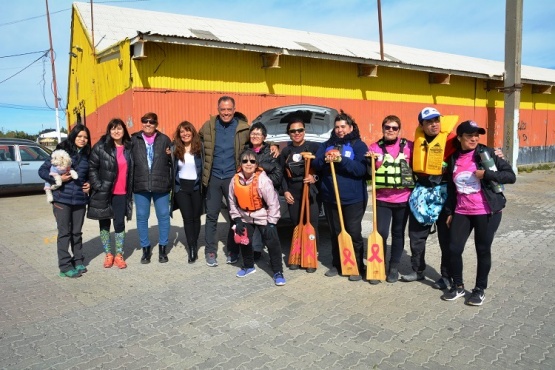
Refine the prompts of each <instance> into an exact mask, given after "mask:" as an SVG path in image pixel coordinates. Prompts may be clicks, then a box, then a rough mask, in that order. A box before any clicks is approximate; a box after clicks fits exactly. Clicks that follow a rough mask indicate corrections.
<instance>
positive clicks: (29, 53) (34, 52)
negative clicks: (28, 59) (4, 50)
mask: <svg viewBox="0 0 555 370" xmlns="http://www.w3.org/2000/svg"><path fill="white" fill-rule="evenodd" d="M47 51H48V50H40V51H30V52H28V53H22V54H12V55H3V56H0V59H3V58H12V57H20V56H23V55H31V54H39V53H42V54H44V53H45V52H47Z"/></svg>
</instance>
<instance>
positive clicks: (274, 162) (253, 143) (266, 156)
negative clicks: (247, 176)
mask: <svg viewBox="0 0 555 370" xmlns="http://www.w3.org/2000/svg"><path fill="white" fill-rule="evenodd" d="M267 134H268V133H267V131H266V126H264V124H263V123H260V122H256V123H254V124H252V126H251V127H250V129H249V142H248V143H246V144H245V149H251V150H252V151H254V152H255V153H256V156H257V159H258V164H259V166H260V167H262V169H263V170H264V172H266V175H267V176H268V177H269V178H270V180H271V181H272V184H273V186H274V189H275V190H276V191H279V188H280V186H281V179H282V176H283V174H282V169H281V166H280V164H279V160H278V158H276V157H274V154H273V153H272V151H271V150H270V145H269V144H267V143H266V142H265V140H266V136H267ZM252 246H253V249H254V260H255V261H256V260H258V259H260V257H261V256H262V249H263V248H264V244H263V243H262V236H261V235H260V233H259V232H258V231H255V233H254V236H253V240H252ZM238 252H239V251H238V250H233V248H230V251H229V254H228V257H227V263H230V264H233V263H236V262H237V257H238V254H239V253H238Z"/></svg>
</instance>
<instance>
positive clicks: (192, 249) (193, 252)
mask: <svg viewBox="0 0 555 370" xmlns="http://www.w3.org/2000/svg"><path fill="white" fill-rule="evenodd" d="M197 258H198V254H197V246H196V245H190V246H189V260H188V262H189V263H194V262H195V261H196V260H197Z"/></svg>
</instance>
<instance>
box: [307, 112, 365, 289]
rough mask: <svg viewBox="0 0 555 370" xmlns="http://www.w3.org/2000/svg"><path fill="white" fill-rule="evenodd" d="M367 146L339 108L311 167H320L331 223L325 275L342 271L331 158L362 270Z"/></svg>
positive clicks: (357, 278) (347, 223) (325, 208)
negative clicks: (326, 137) (329, 133)
mask: <svg viewBox="0 0 555 370" xmlns="http://www.w3.org/2000/svg"><path fill="white" fill-rule="evenodd" d="M367 151H368V146H367V145H366V144H365V143H364V142H363V141H362V140H361V139H360V132H359V130H358V125H357V124H356V122H355V121H354V120H353V118H352V117H351V116H350V115H348V114H347V113H345V112H343V111H341V112H340V113H339V114H338V115H337V116H336V117H335V128H334V130H333V132H332V134H331V137H330V139H329V140H328V141H326V142H325V143H324V144H323V145H322V146H320V148H319V149H318V152H316V159H315V160H314V162H313V163H314V168H315V169H316V171H320V175H321V177H320V179H321V187H320V189H321V195H322V201H323V202H324V210H325V212H326V219H327V221H328V224H329V227H330V233H331V235H332V236H333V237H332V238H331V244H332V250H331V252H332V268H331V269H330V270H329V271H327V272H326V273H325V275H326V276H328V277H331V276H336V275H337V274H338V273H339V274H341V259H340V256H339V243H338V238H337V237H338V235H339V233H340V232H341V229H340V225H339V213H338V208H337V202H336V198H335V190H334V184H333V180H332V175H331V168H330V164H329V162H334V166H335V173H336V177H337V184H338V187H339V195H340V199H341V208H342V211H343V219H344V223H345V230H346V232H347V233H348V234H349V235H350V236H351V238H352V241H353V247H354V251H355V258H356V263H357V265H358V270H359V273H360V274H362V273H363V270H364V263H363V261H364V257H363V254H364V239H363V238H362V217H363V216H364V212H365V211H366V205H367V203H368V192H367V190H366V181H365V179H364V178H365V176H366V165H367V160H366V157H365V155H366V152H367ZM349 280H351V281H360V280H362V276H361V275H351V276H349Z"/></svg>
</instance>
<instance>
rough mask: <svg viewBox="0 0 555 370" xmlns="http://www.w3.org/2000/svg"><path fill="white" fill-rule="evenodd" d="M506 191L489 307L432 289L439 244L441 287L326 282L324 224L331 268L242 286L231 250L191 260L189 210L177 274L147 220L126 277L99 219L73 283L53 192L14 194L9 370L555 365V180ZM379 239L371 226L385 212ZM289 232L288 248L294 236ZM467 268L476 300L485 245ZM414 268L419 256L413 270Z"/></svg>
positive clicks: (9, 204) (6, 287)
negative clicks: (62, 274) (145, 250)
mask: <svg viewBox="0 0 555 370" xmlns="http://www.w3.org/2000/svg"><path fill="white" fill-rule="evenodd" d="M506 196H507V199H508V205H507V208H506V209H505V210H504V212H503V221H502V223H501V227H500V229H499V231H498V233H497V236H496V239H495V241H494V246H493V268H492V271H491V274H490V283H489V285H490V287H489V289H487V291H486V293H487V295H486V301H485V303H484V305H483V306H481V307H469V306H465V305H464V304H463V301H462V300H458V301H455V302H444V301H441V300H440V298H439V297H440V295H441V292H440V291H437V290H434V289H432V288H431V284H432V282H433V281H434V280H435V279H437V278H438V277H439V274H438V273H437V270H439V246H438V244H437V238H436V237H435V236H431V237H430V243H429V244H428V249H427V254H426V256H427V262H428V265H429V267H428V269H427V270H426V276H427V279H426V281H424V282H413V283H403V282H398V283H395V284H387V283H381V284H379V285H370V284H368V283H367V282H350V281H348V280H347V278H346V277H335V278H327V277H325V276H324V272H325V271H326V270H327V267H329V264H330V261H331V256H330V252H329V248H330V243H329V238H330V235H329V232H328V230H327V229H325V228H323V227H322V228H320V233H321V240H320V245H319V251H320V262H321V266H320V268H319V269H318V270H317V271H316V272H315V273H314V274H307V273H306V272H304V271H302V270H297V271H289V270H287V269H286V270H285V277H286V278H287V285H286V286H284V287H276V286H274V285H273V281H272V278H271V275H270V272H269V269H268V266H267V256H265V259H264V260H262V261H260V262H259V263H258V266H257V269H258V270H257V272H256V273H255V274H253V275H249V276H248V277H246V278H244V279H238V278H236V277H235V273H236V271H237V266H230V265H226V264H225V256H224V254H223V252H222V244H220V248H219V257H218V262H219V263H220V266H218V267H216V268H209V267H207V266H206V265H205V263H204V258H202V256H203V254H204V251H203V249H202V248H201V250H200V255H201V259H200V260H199V261H197V263H195V264H188V263H187V255H186V252H185V249H184V247H183V242H184V240H185V238H184V235H183V229H182V225H183V224H182V221H181V220H180V219H179V218H180V216H179V213H174V217H175V219H173V220H172V229H171V237H172V241H173V243H174V246H173V248H172V249H171V251H170V254H169V259H170V261H169V263H166V264H160V263H158V261H157V260H158V253H157V250H155V253H154V255H153V258H152V263H151V264H150V265H141V264H140V263H139V260H140V257H141V252H140V250H138V249H135V248H137V247H138V237H137V233H136V227H135V221H132V222H129V223H128V224H127V228H128V238H127V241H126V250H125V257H126V259H127V262H128V265H129V267H128V268H127V269H125V270H118V269H116V268H112V269H104V268H103V267H102V263H103V252H102V248H101V247H100V241H99V237H98V223H97V222H96V221H92V220H87V221H86V222H85V227H84V240H85V246H84V247H85V253H86V256H87V263H88V269H89V272H88V273H86V274H85V276H83V277H81V278H79V279H67V278H66V279H62V278H59V277H58V276H57V273H58V269H57V259H56V225H55V222H54V217H53V215H52V210H51V207H50V206H49V205H48V204H47V203H46V200H45V196H44V195H43V194H35V195H26V196H13V197H3V198H0V225H1V238H0V259H1V261H2V267H0V292H1V296H0V297H1V298H0V368H2V369H4V368H6V369H50V368H51V369H91V368H109V369H115V368H120V369H135V368H152V369H163V368H168V369H185V368H187V369H189V368H192V369H212V368H217V369H292V368H293V369H320V368H332V369H369V368H375V369H393V368H396V369H399V368H401V369H417V368H430V369H445V368H448V369H449V368H451V369H462V368H464V369H486V368H487V369H492V368H495V369H553V368H555V350H554V348H553V345H554V343H555V320H554V316H555V314H554V307H555V298H554V294H553V291H552V289H553V288H552V286H551V279H552V278H551V277H552V275H553V271H554V269H555V259H554V258H553V251H552V248H553V247H554V246H555V221H554V220H555V176H554V171H536V172H532V173H530V174H521V175H519V176H518V179H517V183H516V184H515V185H509V186H507V187H506ZM368 209H369V210H371V206H369V207H368ZM151 221H152V222H151V225H154V227H151V242H152V243H153V245H155V244H156V243H155V242H156V236H157V229H156V227H155V222H156V221H155V218H154V216H153V217H152V218H151ZM222 222H223V220H222ZM220 229H221V230H220V234H219V237H220V240H224V239H225V232H224V230H223V228H220ZM363 230H364V232H363V234H364V235H365V236H367V235H368V234H369V233H370V231H371V214H370V212H369V213H368V214H367V215H366V217H365V219H364V224H363ZM279 231H280V233H281V236H282V244H283V247H284V250H286V251H287V250H288V249H289V243H290V234H291V230H290V228H280V229H279ZM203 232H204V228H203ZM203 232H202V233H201V238H200V245H203V244H204V243H203V241H204V234H203ZM405 245H406V247H405V250H406V251H408V240H407V241H406V243H405ZM464 261H465V269H464V273H465V278H466V284H467V288H468V289H469V290H470V289H472V287H473V284H474V276H475V267H476V266H475V264H476V258H475V252H474V244H473V242H472V240H470V241H469V242H468V243H467V248H466V250H465V253H464ZM409 269H410V267H409V256H408V255H407V254H404V255H403V266H402V271H403V272H408V271H409Z"/></svg>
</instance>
